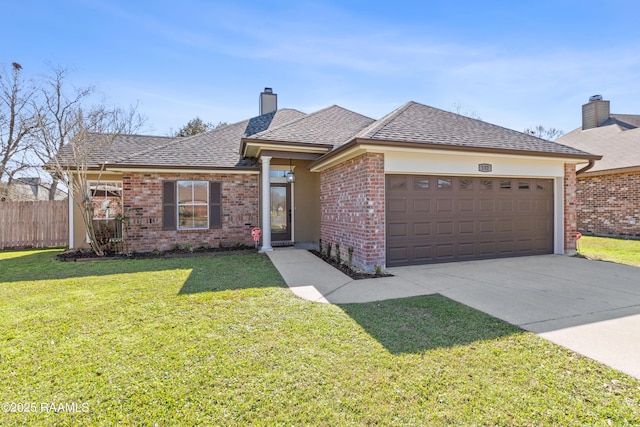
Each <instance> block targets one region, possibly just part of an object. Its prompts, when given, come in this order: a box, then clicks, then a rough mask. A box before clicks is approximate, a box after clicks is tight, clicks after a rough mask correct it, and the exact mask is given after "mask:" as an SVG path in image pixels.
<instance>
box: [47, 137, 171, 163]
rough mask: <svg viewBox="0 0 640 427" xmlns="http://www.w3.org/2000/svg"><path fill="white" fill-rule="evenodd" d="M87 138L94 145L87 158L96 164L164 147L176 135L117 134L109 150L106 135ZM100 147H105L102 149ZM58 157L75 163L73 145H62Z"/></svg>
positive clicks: (116, 160) (113, 161) (62, 160)
mask: <svg viewBox="0 0 640 427" xmlns="http://www.w3.org/2000/svg"><path fill="white" fill-rule="evenodd" d="M87 139H88V143H89V145H91V146H92V150H91V151H90V152H89V156H88V159H87V160H88V164H89V165H94V166H96V165H98V164H101V163H103V162H104V161H105V160H106V161H107V162H108V163H118V162H120V161H122V160H124V159H126V158H128V157H131V156H134V155H136V154H138V153H141V152H147V151H150V150H154V149H158V148H160V147H163V146H164V145H166V144H167V143H169V142H171V141H173V140H175V138H174V137H166V136H150V135H115V137H114V140H113V142H112V143H111V144H110V148H109V150H106V148H107V144H106V143H105V135H102V134H95V133H92V134H89V135H88V136H87ZM100 147H104V148H105V149H100ZM107 153H108V154H107ZM57 158H58V161H59V162H60V164H62V165H69V166H72V165H74V154H73V151H72V148H71V146H70V145H69V144H67V145H65V146H64V147H62V149H61V150H60V151H59V152H58V156H57Z"/></svg>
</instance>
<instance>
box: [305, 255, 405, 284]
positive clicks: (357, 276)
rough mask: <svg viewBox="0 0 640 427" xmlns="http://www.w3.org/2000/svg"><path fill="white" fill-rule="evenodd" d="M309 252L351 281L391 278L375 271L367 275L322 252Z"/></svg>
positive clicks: (386, 274)
mask: <svg viewBox="0 0 640 427" xmlns="http://www.w3.org/2000/svg"><path fill="white" fill-rule="evenodd" d="M309 252H311V253H312V254H314V255H315V256H317V257H318V258H321V259H322V260H324V262H326V263H327V264H329V265H331V266H333V267H335V268H337V269H338V270H340V271H342V272H343V273H344V274H346V275H347V276H349V277H351V278H352V279H353V280H361V279H377V278H379V277H391V276H393V274H389V273H386V272H385V271H384V270H379V271H375V272H373V273H369V272H366V271H362V270H357V269H355V268H353V267H349V266H348V265H347V264H345V263H343V262H340V261H339V260H338V259H336V258H333V257H329V256H327V254H326V253H324V252H320V251H316V250H310V251H309Z"/></svg>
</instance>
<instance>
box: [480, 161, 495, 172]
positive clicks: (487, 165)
mask: <svg viewBox="0 0 640 427" xmlns="http://www.w3.org/2000/svg"><path fill="white" fill-rule="evenodd" d="M491 169H492V166H491V163H479V164H478V170H479V171H480V172H491Z"/></svg>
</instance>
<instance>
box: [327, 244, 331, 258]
mask: <svg viewBox="0 0 640 427" xmlns="http://www.w3.org/2000/svg"><path fill="white" fill-rule="evenodd" d="M327 258H329V259H331V243H327Z"/></svg>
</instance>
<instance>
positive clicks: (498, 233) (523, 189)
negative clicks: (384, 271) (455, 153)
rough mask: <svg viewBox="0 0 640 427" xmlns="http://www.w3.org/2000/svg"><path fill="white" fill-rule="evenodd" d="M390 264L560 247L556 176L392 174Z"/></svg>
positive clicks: (534, 252) (388, 197)
mask: <svg viewBox="0 0 640 427" xmlns="http://www.w3.org/2000/svg"><path fill="white" fill-rule="evenodd" d="M386 213H387V214H386V219H387V221H386V222H387V231H386V232H387V244H386V247H387V266H388V267H392V266H399V265H411V264H428V263H436V262H450V261H466V260H473V259H485V258H500V257H510V256H521V255H537V254H549V253H553V180H550V179H514V178H495V177H483V178H476V177H452V176H416V175H387V177H386Z"/></svg>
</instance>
